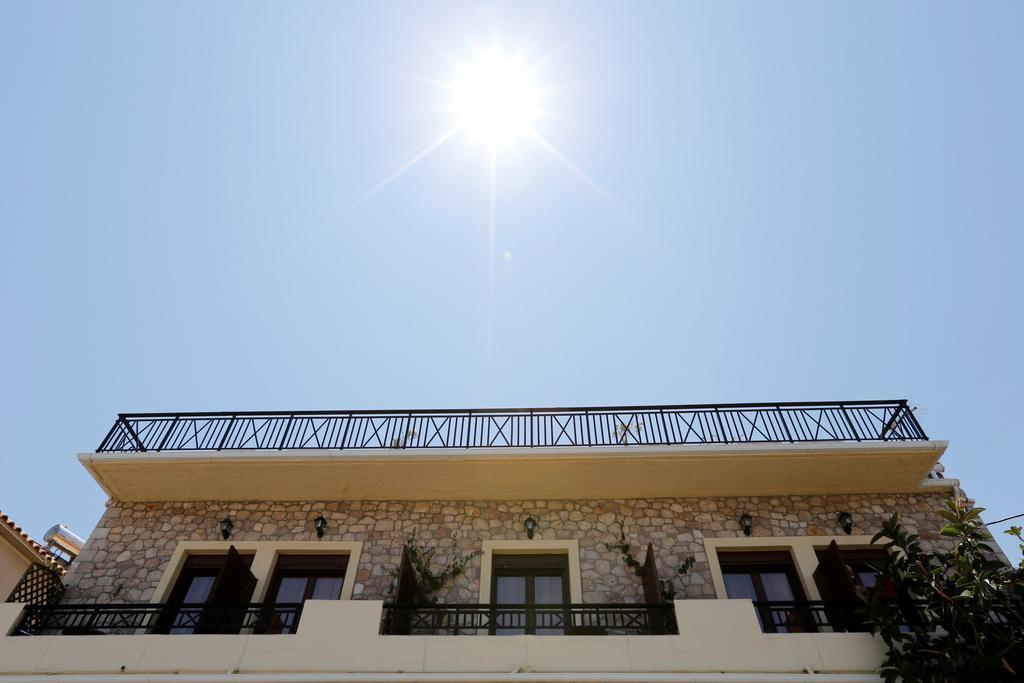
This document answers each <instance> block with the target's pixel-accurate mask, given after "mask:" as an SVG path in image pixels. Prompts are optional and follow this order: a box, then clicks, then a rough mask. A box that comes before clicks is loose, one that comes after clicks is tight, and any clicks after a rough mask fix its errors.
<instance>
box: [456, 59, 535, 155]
mask: <svg viewBox="0 0 1024 683" xmlns="http://www.w3.org/2000/svg"><path fill="white" fill-rule="evenodd" d="M457 70H458V73H457V77H456V79H455V81H454V83H453V84H452V92H453V93H454V98H453V102H452V109H453V110H454V112H455V116H456V119H457V121H456V125H457V126H458V127H459V128H460V129H462V130H465V131H467V132H468V133H469V134H470V135H472V136H473V137H474V138H476V139H477V140H481V141H483V142H486V143H487V144H489V145H491V146H492V147H496V146H499V145H503V144H508V143H511V142H514V141H515V140H517V139H519V138H521V137H524V136H525V135H527V134H528V133H530V132H531V131H532V130H533V123H534V121H535V119H536V117H537V113H538V111H537V105H538V103H537V99H538V88H537V87H536V86H535V85H534V83H533V80H532V78H531V76H532V73H531V71H532V70H531V69H530V68H529V67H528V66H527V65H526V64H524V63H522V62H520V61H519V60H517V59H516V58H513V57H508V56H506V55H504V54H503V53H502V52H501V50H500V49H498V48H496V47H495V48H492V49H490V50H487V51H486V52H480V53H477V54H476V55H475V56H474V58H473V60H472V61H471V62H469V63H467V64H464V65H460V66H458V67H457Z"/></svg>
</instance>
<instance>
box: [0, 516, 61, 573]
mask: <svg viewBox="0 0 1024 683" xmlns="http://www.w3.org/2000/svg"><path fill="white" fill-rule="evenodd" d="M0 523H2V524H4V525H6V526H7V527H8V528H10V530H11V531H13V532H14V534H15V535H16V536H17V537H19V538H20V539H21V540H22V541H24V542H25V544H26V545H28V546H29V547H30V548H32V549H33V550H35V551H36V553H38V554H39V556H40V557H41V558H42V559H43V560H44V561H45V562H46V563H47V564H53V562H54V558H53V553H51V552H50V551H49V550H47V549H46V548H44V547H43V546H42V545H40V544H39V543H36V542H35V541H34V540H33V539H32V537H31V536H29V535H28V534H26V533H25V532H24V531H23V530H22V528H21V527H20V526H18V525H17V524H15V523H14V520H13V519H11V518H10V517H8V516H7V515H5V514H4V513H3V512H0Z"/></svg>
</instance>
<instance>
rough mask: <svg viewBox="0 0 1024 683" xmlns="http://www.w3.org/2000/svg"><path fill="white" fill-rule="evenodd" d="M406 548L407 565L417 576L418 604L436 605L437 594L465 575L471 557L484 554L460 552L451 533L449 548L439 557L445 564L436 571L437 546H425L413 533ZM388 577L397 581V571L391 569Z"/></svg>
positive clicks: (408, 538)
mask: <svg viewBox="0 0 1024 683" xmlns="http://www.w3.org/2000/svg"><path fill="white" fill-rule="evenodd" d="M405 545H406V548H408V550H409V562H410V563H411V564H412V569H413V572H415V574H416V602H417V603H435V602H437V595H436V594H437V592H438V591H439V590H441V589H442V588H443V587H444V586H445V584H447V583H448V582H449V581H451V580H452V579H454V578H455V577H457V576H459V575H461V574H462V573H464V572H465V571H466V567H467V566H469V563H470V562H472V561H473V558H475V557H476V556H477V555H479V554H480V553H481V552H483V551H481V550H474V551H472V552H470V553H465V554H463V553H461V552H459V547H458V540H457V539H456V537H455V535H454V534H453V535H452V542H451V546H449V548H448V552H447V553H446V554H445V555H444V557H443V558H442V559H443V561H444V563H443V565H442V567H441V569H440V570H439V571H435V570H434V557H435V555H436V554H437V550H438V549H437V547H436V546H428V545H427V544H426V543H424V542H423V541H421V540H420V539H419V537H418V536H417V535H416V533H415V532H413V533H412V534H411V535H409V536H408V537H407V538H406V540H405ZM389 574H391V576H392V577H396V578H397V576H398V569H397V568H394V569H391V570H390V571H389Z"/></svg>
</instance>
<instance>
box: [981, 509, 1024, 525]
mask: <svg viewBox="0 0 1024 683" xmlns="http://www.w3.org/2000/svg"><path fill="white" fill-rule="evenodd" d="M1018 517H1024V512H1022V513H1020V514H1019V515H1010V516H1009V517H1003V518H1002V519H997V520H996V521H994V522H985V525H986V526H991V525H992V524H999V523H1001V522H1009V521H1010V520H1011V519H1017V518H1018Z"/></svg>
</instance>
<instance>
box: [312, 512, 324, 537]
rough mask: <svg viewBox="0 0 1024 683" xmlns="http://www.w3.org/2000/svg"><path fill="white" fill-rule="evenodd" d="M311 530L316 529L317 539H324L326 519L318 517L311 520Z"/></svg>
mask: <svg viewBox="0 0 1024 683" xmlns="http://www.w3.org/2000/svg"><path fill="white" fill-rule="evenodd" d="M313 528H314V529H316V537H317V538H323V537H324V529H326V528H327V518H326V517H324V516H323V515H320V516H319V517H317V518H316V519H314V520H313Z"/></svg>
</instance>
